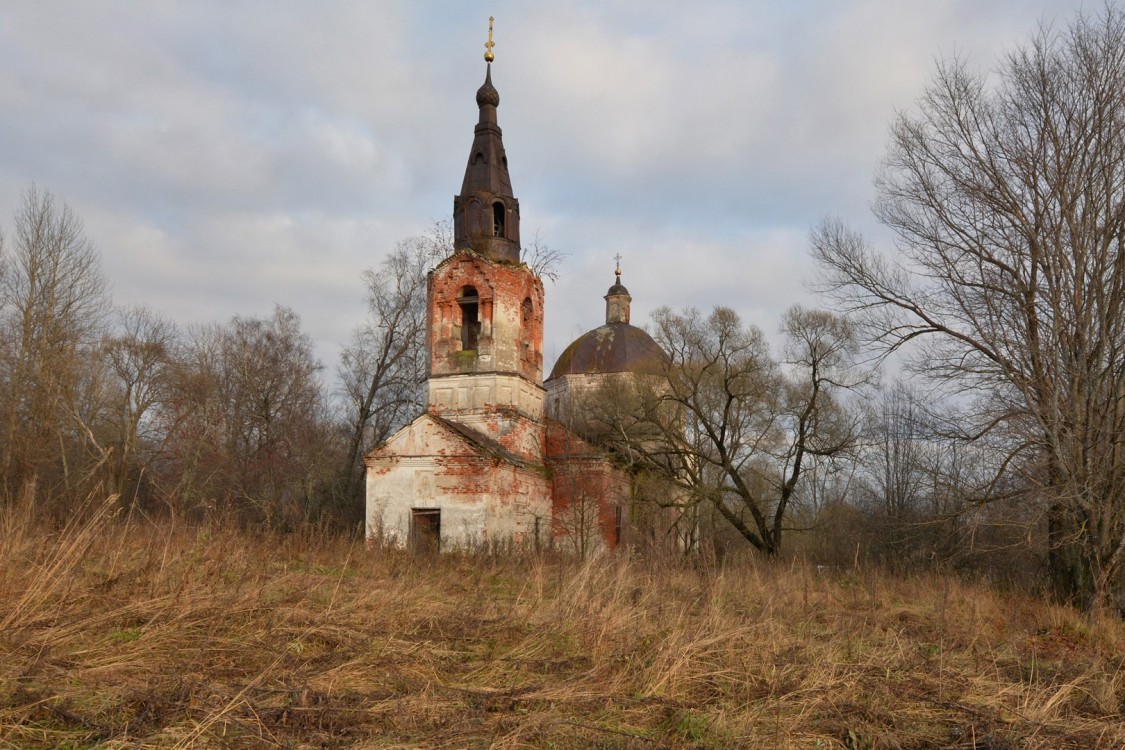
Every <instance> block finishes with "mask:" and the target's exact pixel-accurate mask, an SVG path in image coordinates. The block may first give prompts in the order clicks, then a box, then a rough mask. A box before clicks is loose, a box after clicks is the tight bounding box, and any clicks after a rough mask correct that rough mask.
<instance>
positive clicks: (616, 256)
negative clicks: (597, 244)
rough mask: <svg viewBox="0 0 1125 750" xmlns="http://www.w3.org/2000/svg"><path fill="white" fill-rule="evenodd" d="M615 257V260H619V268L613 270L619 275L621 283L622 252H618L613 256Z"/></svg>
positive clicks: (618, 278) (618, 279)
mask: <svg viewBox="0 0 1125 750" xmlns="http://www.w3.org/2000/svg"><path fill="white" fill-rule="evenodd" d="M613 259H614V260H615V261H617V268H615V269H614V270H613V272H614V274H616V275H617V283H618V284H620V283H621V253H618V254H617V255H615V256H613Z"/></svg>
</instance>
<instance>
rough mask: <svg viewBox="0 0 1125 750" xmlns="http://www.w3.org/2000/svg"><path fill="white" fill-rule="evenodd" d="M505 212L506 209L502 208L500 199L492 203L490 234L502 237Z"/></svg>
mask: <svg viewBox="0 0 1125 750" xmlns="http://www.w3.org/2000/svg"><path fill="white" fill-rule="evenodd" d="M505 214H507V210H506V209H505V208H504V204H503V203H501V202H500V201H496V202H495V203H493V204H492V236H493V237H503V236H504V218H505Z"/></svg>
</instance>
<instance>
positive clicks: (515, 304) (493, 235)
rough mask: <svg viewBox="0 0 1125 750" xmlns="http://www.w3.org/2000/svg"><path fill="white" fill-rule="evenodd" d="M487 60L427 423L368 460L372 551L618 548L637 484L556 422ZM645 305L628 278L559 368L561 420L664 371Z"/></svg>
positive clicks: (435, 285) (437, 289)
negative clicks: (643, 370)
mask: <svg viewBox="0 0 1125 750" xmlns="http://www.w3.org/2000/svg"><path fill="white" fill-rule="evenodd" d="M486 59H487V60H489V65H488V69H487V72H486V75H485V82H484V85H483V86H481V88H480V90H478V91H477V106H478V108H479V110H480V116H479V120H478V123H477V125H476V128H475V131H474V139H473V145H472V149H471V151H470V154H469V161H468V164H467V166H466V168H465V178H464V181H463V183H462V186H461V193H460V194H459V195H457V196H456V197H455V198H454V201H453V216H454V249H453V253H452V255H450V256H449V257H448V258H446V259H445V260H443V261H442V262H441V263H440V264H439V265H438V266H437V268H435V269H434V270H433V271H432V272H431V274H430V279H429V286H428V307H427V346H428V355H429V369H428V377H427V381H426V384H425V393H426V409H425V413H424V414H422V415H421V416H420V417H418V418H417V419H415V420H414V421H413V422H412V423H411V424H409V425H407V426H406V427H405V428H403V429H402V430H400V431H399V432H398V433H396V434H395V435H394V436H392V437H391V438H390V439H389V440H388V441H387V442H386V443H384V444H383V445H381V446H379V447H377V448H376V449H375V450H373V451H372V452H371V453H370V454H368V456H367V457H366V467H367V486H366V491H367V535H368V539H369V540H376V539H380V538H382V539H383V540H385V541H387V542H390V543H393V544H397V545H405V544H413V545H415V546H418V547H429V548H435V549H450V548H459V547H469V546H473V547H475V546H497V545H501V546H506V545H526V546H532V545H542V544H547V543H553V544H556V545H558V546H564V547H570V548H572V549H574V550H575V551H577V552H579V553H580V554H586V553H588V552H590V551H593V550H596V549H601V548H607V547H608V548H613V547H616V546H618V545H619V544H622V543H624V542H626V541H628V539H627V537H628V528H627V527H628V504H629V502H630V497H631V478H630V476H629V474H628V473H627V472H625V471H623V470H622V469H621V468H619V467H617V466H615V465H614V463H613V461H611V460H610V457H608V456H607V455H605V454H604V453H602V452H600V451H598V450H597V449H596V448H595V447H593V446H591V445H590V444H588V443H586V442H585V441H583V440H582V439H581V438H579V437H578V436H577V435H576V434H575V433H573V432H572V431H571V430H570V429H568V428H567V427H566V426H564V425H563V424H562V423H561V422H559V421H557V420H552V419H548V407H547V394H548V391H547V389H545V388H544V383H543V313H544V297H543V284H542V282H541V280H540V279H539V277H538V276H537V275H536V274H535V272H534V271H533V270H532V269H531V268H529V267H528V266H527V265H526V264H524V263H522V262H521V261H520V245H519V222H520V214H519V201H518V200H516V198H515V195H514V193H513V191H512V185H511V179H510V177H509V174H508V158H507V155H506V154H505V152H504V145H503V141H502V133H501V130H500V127H499V125H498V122H497V116H496V112H497V107H498V106H499V104H500V96H499V93H498V92H497V91H496V88H495V87H494V86H493V85H492V71H491V67H492V66H491V60H490V59H489V58H488V57H486ZM631 299H632V298H631V297H630V296H629V293H628V291H627V290H626V289H625V287H624V286H622V285H621V279H620V270H618V276H617V282H616V283H615V284H614V286H613V287H611V288H610V291H609V294H607V295H606V304H607V308H606V310H607V312H606V326H603V327H601V328H599V329H595V331H591V332H590V333H589V334H586V335H585V336H584V337H582V338H581V339H579V340H578V341H576V342H575V344H573V345H572V346H571V347H569V348H568V349H567V353H564V355H563V358H560V363H559V364H557V365H556V367H555V372H554V373H553V374H552V382H551V384H550V385H551V393H552V399H553V406H552V408H553V409H554V410H555V411H556V412H557V411H558V410H559V409H562V408H563V405H564V404H565V403H566V401H567V394H568V392H569V390H568V389H581V388H584V387H585V388H589V387H592V386H593V384H596V383H597V382H598V379H599V378H604V377H607V376H609V377H612V376H614V375H613V374H614V373H626V372H628V371H630V369H631V368H636V367H638V366H641V365H648V364H651V363H652V362H653V361H659V360H660V358H661V357H663V353H662V352H661V351H660V349H659V347H657V346H656V344H655V342H653V341H652V339H651V338H649V337H648V335H647V334H645V333H644V332H643V331H641V330H640V329H638V328H635V327H633V326H631V325H629V303H630V301H631ZM603 328H604V329H607V331H608V332H609V334H610V335H609V338H608V339H606V336H605V332H602V329H603ZM598 332H601V333H598ZM595 339H596V341H595ZM592 341H593V343H594V345H593V346H592V347H591V342H592ZM607 341H608V345H607V346H602V345H601V344H605V343H606V342H607ZM584 342H585V343H584ZM564 358H565V363H564Z"/></svg>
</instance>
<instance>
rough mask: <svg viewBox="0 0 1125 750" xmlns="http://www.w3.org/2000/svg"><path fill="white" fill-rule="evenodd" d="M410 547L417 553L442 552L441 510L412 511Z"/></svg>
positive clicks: (422, 509)
mask: <svg viewBox="0 0 1125 750" xmlns="http://www.w3.org/2000/svg"><path fill="white" fill-rule="evenodd" d="M410 547H411V549H413V550H414V551H415V552H422V553H436V552H440V551H441V509H440V508H413V509H411V511H410Z"/></svg>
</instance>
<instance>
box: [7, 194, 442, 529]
mask: <svg viewBox="0 0 1125 750" xmlns="http://www.w3.org/2000/svg"><path fill="white" fill-rule="evenodd" d="M440 242H442V239H441V237H439V236H437V235H431V236H430V237H428V238H427V239H425V240H417V241H412V242H407V243H403V244H402V245H400V246H399V248H397V249H396V250H395V252H394V253H392V255H391V256H390V258H389V259H388V260H387V261H386V264H385V266H384V270H385V271H389V272H390V273H389V274H388V273H374V272H371V273H368V275H367V281H368V283H369V301H370V304H371V305H372V311H373V314H374V315H376V316H389V317H392V318H393V319H394V320H395V325H394V326H392V328H391V330H390V331H389V332H386V331H380V330H379V329H378V328H377V327H376V325H375V323H369V324H367V325H365V326H362V327H361V328H359V329H358V330H357V332H356V334H355V340H354V342H353V344H352V345H351V346H349V347H348V348H347V349H346V350H345V351H344V353H343V356H342V359H341V363H340V365H339V375H340V377H339V378H338V380H340V381H341V385H340V386H339V387H336V388H333V387H330V386H328V385H326V381H327V380H329V378H327V377H325V375H326V374H325V372H324V367H323V365H322V364H321V363H319V362H317V360H316V358H315V356H314V354H313V342H312V340H311V339H310V337H309V336H308V334H307V333H305V332H304V331H302V329H301V325H300V320H299V319H298V317H297V315H296V314H295V313H294V312H293V311H292V310H290V309H288V308H286V307H281V306H278V307H276V308H275V309H274V311H273V314H272V315H270V316H269V317H266V318H254V317H241V316H236V317H234V318H231V319H230V320H229V321H227V322H225V323H206V324H201V325H193V326H190V327H187V328H182V327H181V326H179V325H177V324H176V323H175V322H174V321H172V320H169V319H168V318H166V317H164V316H163V315H162V314H160V313H159V312H155V311H153V310H151V309H149V308H146V307H135V308H119V307H115V306H114V305H113V302H112V299H111V297H110V294H109V291H108V285H107V283H106V280H105V277H104V275H103V273H102V269H101V263H100V256H99V254H98V252H97V251H96V250H95V248H94V246H93V245H92V244H91V242H90V240H89V239H88V238H87V236H86V235H85V232H84V230H83V226H82V222H81V220H80V219H79V217H78V216H76V215H75V213H74V212H73V211H72V210H71V209H70V208H69V207H68V206H67V205H65V204H64V203H61V202H59V201H58V200H56V198H55V197H54V196H52V195H51V194H50V193H49V192H47V191H45V190H42V189H40V188H37V187H32V188H30V189H29V190H27V191H26V192H25V193H24V195H23V197H22V201H21V204H20V206H19V209H18V211H17V214H16V216H15V218H14V222H13V225H12V229H11V231H10V232H7V233H5V236H4V237H3V241H2V244H0V280H2V284H0V331H2V335H0V498H2V499H3V500H4V501H6V502H13V501H17V500H22V501H24V502H26V503H28V504H29V505H30V506H32V507H34V508H36V509H37V510H38V511H40V512H42V513H45V514H50V515H53V516H55V517H58V518H65V517H68V516H69V515H71V514H73V513H74V512H76V509H78V508H80V507H82V505H83V501H85V500H86V499H88V498H92V497H93V498H100V497H104V496H106V495H114V496H116V497H117V498H118V502H119V503H120V505H121V506H122V508H136V509H140V510H144V511H146V512H162V513H170V514H174V515H176V516H177V517H183V518H188V519H203V518H213V517H226V518H230V519H233V520H236V521H238V522H240V523H244V524H249V525H268V526H270V527H273V528H292V527H293V526H295V525H297V524H301V523H306V522H309V521H313V520H321V521H327V522H331V523H335V524H339V525H342V526H349V527H350V526H353V525H354V524H355V523H356V522H357V521H358V519H359V518H360V517H361V515H362V482H361V481H360V480H361V467H360V462H361V457H362V454H363V453H364V451H365V450H367V449H369V448H370V447H371V446H372V445H373V444H374V443H376V442H378V441H380V440H382V439H383V438H385V437H386V436H387V435H389V434H390V432H391V431H393V430H394V429H396V428H397V427H398V426H399V425H401V424H403V423H404V422H405V421H407V420H408V419H409V418H410V417H412V416H413V414H414V413H415V411H416V410H417V409H418V399H417V395H418V394H417V384H418V382H419V381H420V379H421V376H422V369H421V368H422V367H423V366H424V363H423V361H422V360H421V359H420V357H421V354H422V352H421V340H420V337H421V336H422V328H423V326H422V320H423V319H424V313H425V310H424V303H425V287H424V283H425V271H426V269H427V268H428V265H427V262H428V259H429V258H431V257H432V256H433V255H434V254H435V253H437V252H438V250H437V249H435V243H440ZM407 262H412V263H413V265H412V266H410V267H406V266H404V265H403V264H404V263H407ZM389 278H393V279H395V280H397V282H398V283H397V285H390V286H388V283H387V279H389ZM396 306H397V307H396ZM380 337H382V338H380Z"/></svg>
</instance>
